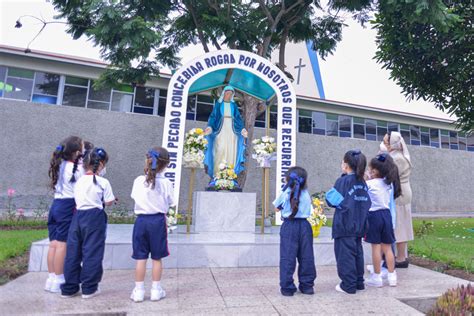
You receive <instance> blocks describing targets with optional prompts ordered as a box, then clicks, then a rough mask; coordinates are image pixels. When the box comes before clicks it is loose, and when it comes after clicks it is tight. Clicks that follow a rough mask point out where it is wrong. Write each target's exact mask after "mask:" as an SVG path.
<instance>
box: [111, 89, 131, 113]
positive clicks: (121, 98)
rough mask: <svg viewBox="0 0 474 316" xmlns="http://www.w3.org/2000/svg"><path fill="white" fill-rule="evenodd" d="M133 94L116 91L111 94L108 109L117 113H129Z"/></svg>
mask: <svg viewBox="0 0 474 316" xmlns="http://www.w3.org/2000/svg"><path fill="white" fill-rule="evenodd" d="M132 101H133V94H131V93H124V92H120V91H116V90H115V89H114V91H113V93H112V104H111V106H110V109H111V110H112V111H117V112H130V111H131V110H132Z"/></svg>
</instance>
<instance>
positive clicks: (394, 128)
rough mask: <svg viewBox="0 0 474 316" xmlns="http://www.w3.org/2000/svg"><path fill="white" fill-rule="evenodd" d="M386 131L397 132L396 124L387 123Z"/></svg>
mask: <svg viewBox="0 0 474 316" xmlns="http://www.w3.org/2000/svg"><path fill="white" fill-rule="evenodd" d="M387 129H388V131H389V132H398V123H391V122H389V123H387Z"/></svg>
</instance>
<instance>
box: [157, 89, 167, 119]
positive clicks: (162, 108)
mask: <svg viewBox="0 0 474 316" xmlns="http://www.w3.org/2000/svg"><path fill="white" fill-rule="evenodd" d="M167 93H168V90H165V89H160V97H159V100H158V115H159V116H165V113H166V95H167Z"/></svg>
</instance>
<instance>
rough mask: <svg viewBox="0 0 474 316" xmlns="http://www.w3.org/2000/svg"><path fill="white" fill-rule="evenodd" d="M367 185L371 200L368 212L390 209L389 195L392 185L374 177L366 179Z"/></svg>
mask: <svg viewBox="0 0 474 316" xmlns="http://www.w3.org/2000/svg"><path fill="white" fill-rule="evenodd" d="M367 186H368V187H369V196H370V200H371V201H372V206H370V209H369V212H373V211H377V210H381V209H390V195H391V189H392V186H391V185H389V184H386V183H385V180H384V179H382V178H376V179H372V180H368V181H367Z"/></svg>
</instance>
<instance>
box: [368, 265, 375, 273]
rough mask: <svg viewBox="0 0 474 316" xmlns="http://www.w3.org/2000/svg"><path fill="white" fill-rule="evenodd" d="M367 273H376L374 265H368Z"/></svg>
mask: <svg viewBox="0 0 474 316" xmlns="http://www.w3.org/2000/svg"><path fill="white" fill-rule="evenodd" d="M367 271H369V273H370V274H372V273H374V265H372V264H368V265H367Z"/></svg>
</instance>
